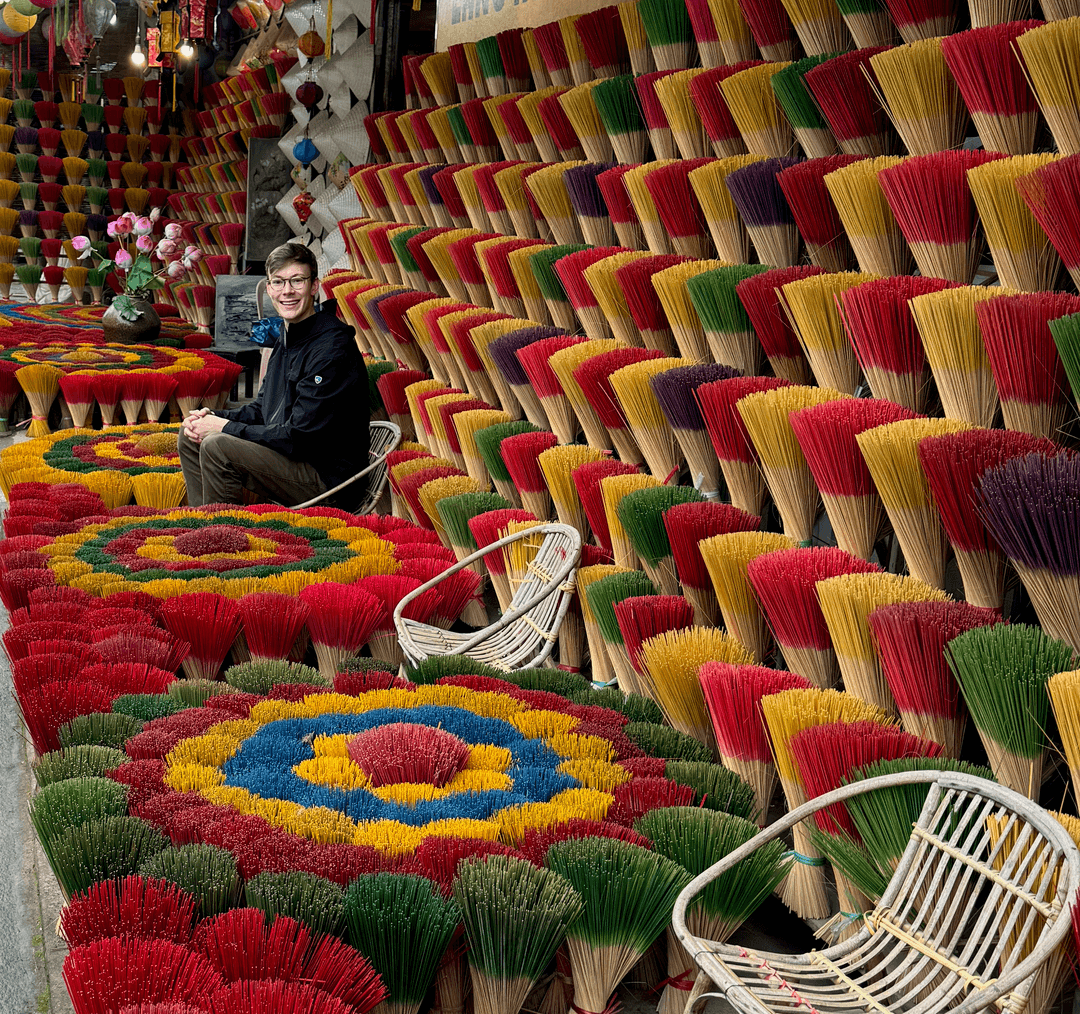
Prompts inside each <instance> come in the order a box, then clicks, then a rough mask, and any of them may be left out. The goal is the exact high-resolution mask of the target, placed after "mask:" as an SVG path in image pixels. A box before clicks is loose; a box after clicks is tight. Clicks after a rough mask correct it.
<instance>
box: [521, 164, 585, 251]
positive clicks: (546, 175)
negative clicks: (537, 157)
mask: <svg viewBox="0 0 1080 1014" xmlns="http://www.w3.org/2000/svg"><path fill="white" fill-rule="evenodd" d="M582 164H583V163H582V162H580V161H571V162H556V163H554V164H553V165H549V166H545V167H544V168H543V169H538V170H537V171H536V172H534V173H531V174H530V175H529V176H528V177H527V178H526V179H525V186H526V187H528V189H529V192H530V193H531V194H532V196H533V199H534V200H535V201H536V203H537V204H538V205H539V207H540V210H541V211H542V212H543V213H544V219H545V221H546V222H547V224H548V225H549V226H550V227H551V233H552V235H553V236H554V237H555V242H556V243H558V244H560V245H566V244H572V243H580V242H581V241H582V236H581V226H580V225H579V224H578V219H577V215H575V214H574V208H573V205H571V203H570V195H569V194H568V193H567V192H566V185H565V184H564V183H563V179H562V174H563V171H564V170H566V169H569V168H571V167H572V166H575V165H582Z"/></svg>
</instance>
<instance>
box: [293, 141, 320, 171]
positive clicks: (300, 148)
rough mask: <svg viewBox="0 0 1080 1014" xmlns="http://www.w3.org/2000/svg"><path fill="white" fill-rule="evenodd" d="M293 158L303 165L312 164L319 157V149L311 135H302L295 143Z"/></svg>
mask: <svg viewBox="0 0 1080 1014" xmlns="http://www.w3.org/2000/svg"><path fill="white" fill-rule="evenodd" d="M292 153H293V158H295V159H296V161H297V162H299V163H300V164H301V165H311V163H312V162H314V161H315V159H317V158H318V157H319V149H318V148H316V147H315V142H314V141H313V140H312V139H311V138H310V137H302V138H301V139H300V140H299V141H297V142H296V144H295V145H293V150H292Z"/></svg>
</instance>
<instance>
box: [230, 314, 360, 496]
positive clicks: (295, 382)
mask: <svg viewBox="0 0 1080 1014" xmlns="http://www.w3.org/2000/svg"><path fill="white" fill-rule="evenodd" d="M336 310H337V304H336V303H335V302H334V301H333V300H327V301H325V302H324V303H323V304H322V308H321V309H320V310H319V311H318V312H316V313H315V314H313V315H312V316H310V317H308V318H307V319H306V320H302V321H300V323H298V324H292V325H290V326H289V327H288V328H287V329H286V332H285V334H284V335H283V336H282V337H281V338H280V339H278V341H277V343H276V345H275V346H274V351H273V352H272V353H271V355H270V362H269V363H268V364H267V367H266V376H265V377H264V378H263V382H262V387H261V388H260V390H259V396H258V397H257V398H256V399H255V400H254V401H252V402H249V403H248V404H247V405H243V406H241V407H240V408H236V409H232V410H230V411H227V412H218V413H216V414H217V415H220V416H222V417H223V418H225V419H228V420H229V422H228V423H226V424H225V432H226V433H228V434H230V435H232V436H235V437H242V438H243V439H244V440H251V441H254V442H255V443H257V444H262V445H263V446H264V447H269V448H270V449H271V450H273V451H277V452H278V453H280V454H284V455H285V457H287V458H291V459H292V460H293V461H306V462H308V463H309V464H311V465H313V466H314V468H315V470H316V471H317V472H318V473H319V478H321V479H322V481H323V482H324V483H326V486H327V488H330V487H333V486H336V485H337V484H338V483H340V482H344V481H345V480H346V479H347V478H349V476H351V475H355V474H356V473H357V472H359V471H360V470H361V469H362V468H365V467H366V466H367V464H368V446H369V434H368V423H369V422H370V420H371V411H370V409H369V407H368V379H367V370H366V369H365V367H364V361H363V357H362V356H361V355H360V351H359V349H358V348H357V347H356V342H355V341H354V339H353V329H352V328H351V327H350V326H349V325H348V324H346V323H344V322H343V321H341V320H338V318H337V313H336Z"/></svg>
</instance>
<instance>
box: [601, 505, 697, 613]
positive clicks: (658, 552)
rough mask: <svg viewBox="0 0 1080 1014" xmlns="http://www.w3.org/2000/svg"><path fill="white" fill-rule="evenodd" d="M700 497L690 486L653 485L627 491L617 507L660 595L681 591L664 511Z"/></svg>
mask: <svg viewBox="0 0 1080 1014" xmlns="http://www.w3.org/2000/svg"><path fill="white" fill-rule="evenodd" d="M701 500H702V497H701V494H700V493H698V492H697V490H695V489H694V488H693V487H691V486H653V487H649V488H646V489H638V490H634V491H632V492H630V493H628V494H627V495H626V496H624V497H623V498H622V499H621V500H620V501H619V504H618V507H617V508H616V511H617V513H618V516H619V523H620V524H621V525H622V527H623V530H624V531H625V532H626V535H627V538H628V539H629V540H630V544H631V545H632V546H633V547H634V552H635V553H637V556H638V559H639V560H640V561H641V565H642V568H643V569H644V571H645V573H646V574H648V575H649V577H650V579H651V580H652V582H653V583H654V584H655V585H656V587H657V588H658V589H659V591H660V594H661V595H677V594H678V593H679V580H678V577H677V576H676V573H675V559H674V557H673V556H672V551H671V543H670V542H669V541H668V537H667V530H666V529H665V527H664V512H665V511H666V510H668V509H669V508H671V507H674V506H675V505H676V504H687V503H700V502H701ZM609 530H610V529H609Z"/></svg>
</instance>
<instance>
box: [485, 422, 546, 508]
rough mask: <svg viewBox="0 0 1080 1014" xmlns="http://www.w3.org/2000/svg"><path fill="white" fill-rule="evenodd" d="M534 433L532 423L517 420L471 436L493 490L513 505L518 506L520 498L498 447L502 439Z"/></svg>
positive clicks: (486, 428)
mask: <svg viewBox="0 0 1080 1014" xmlns="http://www.w3.org/2000/svg"><path fill="white" fill-rule="evenodd" d="M536 431H537V430H536V427H535V426H533V424H532V423H530V422H526V421H525V420H518V421H515V422H508V423H496V424H495V425H494V426H488V427H485V428H484V429H482V430H477V431H476V432H475V433H474V434H473V439H474V440H475V442H476V449H477V451H478V452H479V453H480V456H481V457H482V458H483V459H484V465H485V466H486V468H487V474H488V475H489V476H490V477H491V481H492V482H493V483H494V485H495V489H496V490H497V491H498V492H499V494H500V495H502V496H503V497H505V498H506V499H507V500H509V501H510V502H511V503H513V504H520V503H521V497H520V494H519V493H518V490H517V487H516V486H515V485H514V482H513V479H512V478H511V477H510V473H509V471H508V470H507V468H506V463H505V462H504V461H503V458H502V453H501V451H500V446H501V443H502V440H503V438H504V437H508V436H515V435H517V434H519V433H531V432H536Z"/></svg>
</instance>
